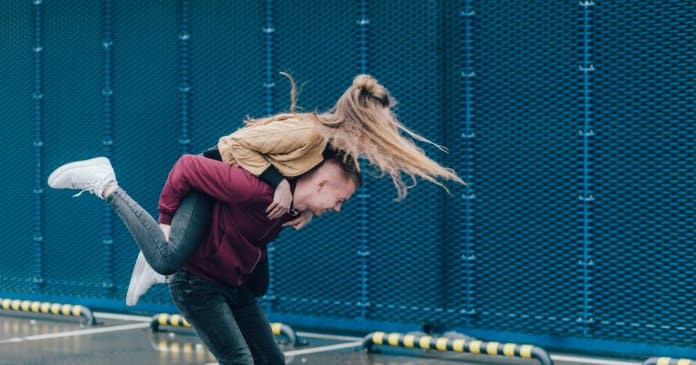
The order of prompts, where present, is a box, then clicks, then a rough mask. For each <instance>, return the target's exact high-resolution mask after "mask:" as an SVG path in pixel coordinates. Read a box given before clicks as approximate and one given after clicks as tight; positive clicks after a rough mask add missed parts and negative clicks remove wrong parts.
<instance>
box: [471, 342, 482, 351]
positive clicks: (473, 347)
mask: <svg viewBox="0 0 696 365" xmlns="http://www.w3.org/2000/svg"><path fill="white" fill-rule="evenodd" d="M481 344H482V342H481V341H471V343H470V344H469V352H471V353H472V354H480V353H481Z"/></svg>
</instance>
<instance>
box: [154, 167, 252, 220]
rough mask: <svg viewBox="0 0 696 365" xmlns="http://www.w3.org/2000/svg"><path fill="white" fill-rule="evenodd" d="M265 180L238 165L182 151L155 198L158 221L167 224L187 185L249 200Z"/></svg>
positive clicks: (231, 199)
mask: <svg viewBox="0 0 696 365" xmlns="http://www.w3.org/2000/svg"><path fill="white" fill-rule="evenodd" d="M264 186H265V184H263V183H262V182H261V181H260V180H258V178H256V177H255V176H253V175H251V174H250V173H248V172H247V171H244V170H243V169H241V168H236V167H232V166H230V165H227V164H225V163H223V162H220V161H215V160H212V159H209V158H205V157H203V156H196V155H183V156H181V157H180V158H179V160H178V161H177V162H176V163H175V164H174V166H173V167H172V169H171V171H170V172H169V176H168V177H167V182H166V183H165V184H164V187H163V188H162V193H161V194H160V201H159V206H158V209H159V212H160V218H159V221H160V223H163V224H170V223H171V218H172V216H173V215H174V212H175V211H176V209H177V207H178V206H179V204H180V203H181V200H182V199H183V198H184V197H185V196H186V194H188V192H189V191H190V190H191V189H195V190H198V191H200V192H202V193H204V194H207V195H210V196H211V197H213V199H216V200H221V201H224V202H227V203H231V204H234V203H239V202H242V201H246V200H250V199H252V198H253V197H254V196H256V194H257V193H259V192H260V191H261V190H262V189H263V188H264Z"/></svg>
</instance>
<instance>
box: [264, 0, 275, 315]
mask: <svg viewBox="0 0 696 365" xmlns="http://www.w3.org/2000/svg"><path fill="white" fill-rule="evenodd" d="M261 30H262V32H263V39H264V67H263V90H264V95H263V100H264V114H265V115H266V116H269V115H271V114H273V112H274V111H275V108H274V105H273V102H274V100H273V90H274V88H275V83H274V82H273V73H274V72H273V33H274V32H275V28H274V27H273V0H264V2H263V27H262V28H261ZM273 252H275V246H274V245H273V243H271V244H269V245H268V250H267V251H266V256H267V258H268V275H269V283H268V291H267V292H266V295H264V297H263V306H264V308H265V309H266V310H270V309H271V305H272V304H273V302H274V300H275V294H274V287H273V271H274V270H273Z"/></svg>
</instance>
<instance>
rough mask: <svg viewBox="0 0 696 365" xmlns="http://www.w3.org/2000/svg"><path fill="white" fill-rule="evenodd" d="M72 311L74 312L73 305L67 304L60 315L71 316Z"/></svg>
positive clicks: (61, 309)
mask: <svg viewBox="0 0 696 365" xmlns="http://www.w3.org/2000/svg"><path fill="white" fill-rule="evenodd" d="M71 310H72V305H70V304H66V305H64V306H63V307H61V308H60V313H61V314H62V315H64V316H69V315H70V311H71Z"/></svg>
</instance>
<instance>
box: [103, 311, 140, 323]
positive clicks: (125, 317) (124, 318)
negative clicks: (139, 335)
mask: <svg viewBox="0 0 696 365" xmlns="http://www.w3.org/2000/svg"><path fill="white" fill-rule="evenodd" d="M94 316H95V317H96V318H97V319H99V318H107V319H118V320H121V321H137V322H150V321H151V320H152V317H145V316H134V315H130V314H118V313H105V312H94Z"/></svg>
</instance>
